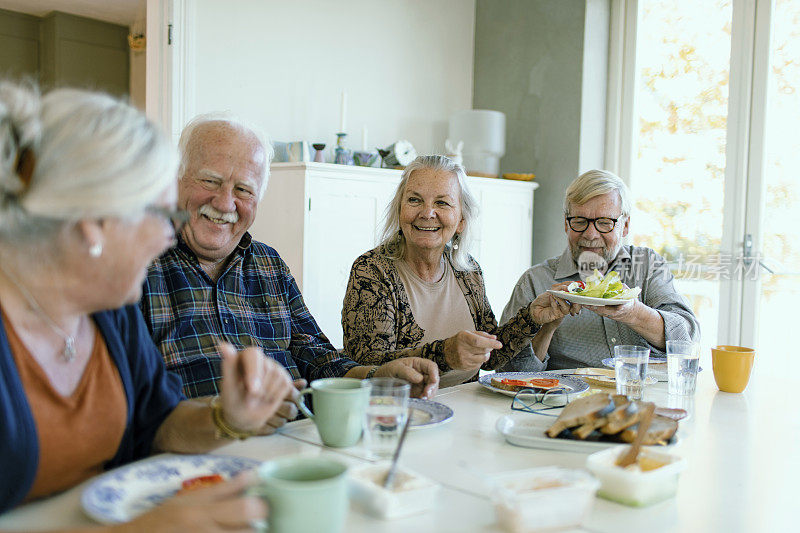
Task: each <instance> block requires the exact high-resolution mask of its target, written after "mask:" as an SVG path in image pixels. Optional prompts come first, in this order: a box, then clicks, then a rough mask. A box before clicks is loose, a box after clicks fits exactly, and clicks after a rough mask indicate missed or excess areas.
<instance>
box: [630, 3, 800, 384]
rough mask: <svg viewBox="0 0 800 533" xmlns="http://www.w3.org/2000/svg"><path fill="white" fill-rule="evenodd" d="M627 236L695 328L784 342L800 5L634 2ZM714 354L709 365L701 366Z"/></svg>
mask: <svg viewBox="0 0 800 533" xmlns="http://www.w3.org/2000/svg"><path fill="white" fill-rule="evenodd" d="M632 2H633V4H632V5H634V6H635V17H636V24H635V36H636V37H635V50H636V52H635V68H634V71H635V75H634V81H633V85H634V90H633V91H632V94H633V96H632V98H630V99H628V101H627V102H626V103H625V104H623V105H628V106H630V107H629V109H632V112H630V116H631V117H632V123H633V128H632V130H631V131H632V134H631V137H632V142H631V144H630V149H629V152H630V153H629V158H628V160H629V161H630V170H629V171H628V172H627V174H628V179H629V183H630V185H631V189H632V192H633V196H634V201H635V205H634V210H633V214H632V218H631V233H630V240H631V242H632V243H633V244H636V245H644V246H649V247H651V248H654V249H655V250H656V251H658V252H659V253H661V255H663V256H664V257H665V258H666V259H667V260H668V261H669V262H670V265H671V269H672V272H673V274H674V275H675V278H676V282H675V283H676V286H677V288H678V290H679V291H680V292H681V293H682V294H684V295H685V296H686V297H687V298H688V299H689V301H690V304H691V305H692V308H693V309H694V311H695V313H696V315H697V316H698V319H699V320H700V326H701V330H702V344H703V354H704V357H705V356H708V354H709V352H710V350H709V349H708V348H709V347H710V346H713V345H715V344H718V343H727V344H740V345H745V346H752V347H755V348H756V349H757V350H758V351H759V353H761V354H762V355H763V357H764V360H765V363H767V361H768V362H769V364H762V365H759V372H764V373H779V372H785V371H787V370H790V369H791V368H793V367H796V368H800V358H797V357H796V356H794V355H793V354H791V353H789V351H787V349H786V346H787V339H788V338H790V336H791V334H792V332H793V330H794V329H797V327H796V326H795V325H794V324H795V320H794V313H793V312H792V311H793V309H794V307H793V306H792V304H793V303H794V302H796V301H798V299H799V298H800V286H799V285H800V241H798V240H797V239H795V238H793V237H794V226H795V225H796V224H797V223H798V222H800V177H798V175H799V174H800V135H798V134H797V132H796V130H797V124H800V60H798V59H797V58H800V2H798V1H797V0H756V1H747V0H714V1H707V2H673V1H669V0H638V1H635V0H632ZM708 363H709V364H710V361H709V362H708Z"/></svg>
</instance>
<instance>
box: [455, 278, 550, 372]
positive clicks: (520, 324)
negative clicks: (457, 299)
mask: <svg viewBox="0 0 800 533" xmlns="http://www.w3.org/2000/svg"><path fill="white" fill-rule="evenodd" d="M476 267H477V268H476V270H475V271H474V274H475V276H474V279H475V281H474V282H473V283H475V284H477V287H476V289H477V290H472V291H470V292H471V293H472V296H473V298H474V297H480V298H481V299H482V302H478V301H476V302H475V304H477V322H478V329H479V330H481V331H485V332H487V333H491V334H493V335H497V340H499V341H500V342H502V343H503V347H502V348H500V349H499V350H492V354H491V356H490V357H489V360H488V361H486V363H484V364H483V367H482V368H483V369H484V370H496V369H498V368H500V367H502V366H504V365H505V364H506V363H508V362H509V361H510V360H511V359H512V358H513V357H514V356H515V355H516V354H517V353H518V352H520V350H523V349H524V348H525V347H526V346H528V345H530V341H531V339H532V338H533V336H534V335H536V332H538V331H539V328H541V326H540V325H539V324H537V323H536V322H534V321H533V317H531V315H530V312H529V309H530V308H529V306H527V305H523V306H522V307H521V308H520V309H519V311H517V313H516V314H515V315H514V316H512V317H511V318H510V319H509V320H508V322H506V323H505V324H503V325H502V326H498V325H497V320H495V318H494V313H493V312H492V306H491V305H490V304H489V299H488V297H487V296H486V288H485V286H484V283H483V272H482V271H481V268H480V266H477V263H476Z"/></svg>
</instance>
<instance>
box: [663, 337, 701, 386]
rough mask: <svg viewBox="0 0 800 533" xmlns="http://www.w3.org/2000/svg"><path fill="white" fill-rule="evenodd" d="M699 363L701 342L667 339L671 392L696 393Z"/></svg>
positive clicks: (668, 373)
mask: <svg viewBox="0 0 800 533" xmlns="http://www.w3.org/2000/svg"><path fill="white" fill-rule="evenodd" d="M699 363H700V344H698V343H696V342H692V341H667V380H668V390H669V393H670V394H676V395H680V396H691V395H692V394H694V391H695V386H696V385H697V371H698V368H699Z"/></svg>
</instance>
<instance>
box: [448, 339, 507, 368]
mask: <svg viewBox="0 0 800 533" xmlns="http://www.w3.org/2000/svg"><path fill="white" fill-rule="evenodd" d="M502 347H503V343H502V342H500V341H498V340H497V336H496V335H491V334H489V333H486V332H484V331H466V330H465V331H459V332H458V333H456V334H455V335H453V336H452V337H450V338H449V339H447V340H445V341H444V358H445V361H447V364H448V365H450V368H453V369H455V370H477V369H478V368H480V367H481V365H482V364H483V363H485V362H486V361H488V360H489V356H490V355H491V352H492V350H499V349H500V348H502Z"/></svg>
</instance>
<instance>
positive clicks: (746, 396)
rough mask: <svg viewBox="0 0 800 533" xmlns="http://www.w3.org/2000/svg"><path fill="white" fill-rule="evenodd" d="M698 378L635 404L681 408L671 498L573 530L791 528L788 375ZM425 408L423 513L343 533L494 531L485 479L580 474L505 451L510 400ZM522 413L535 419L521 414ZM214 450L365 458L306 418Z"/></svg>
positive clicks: (54, 503)
mask: <svg viewBox="0 0 800 533" xmlns="http://www.w3.org/2000/svg"><path fill="white" fill-rule="evenodd" d="M708 367H709V368H708V369H707V370H706V371H703V372H701V373H700V375H699V377H698V384H697V392H696V394H695V395H694V396H693V397H677V396H670V395H668V394H667V391H666V383H657V384H654V385H650V386H648V387H647V388H646V390H645V399H646V400H650V401H654V402H656V404H657V405H659V406H667V407H681V408H684V409H686V410H687V411H688V412H689V415H690V416H689V417H688V418H687V419H685V420H682V421H681V422H680V428H679V440H678V443H677V444H675V445H674V446H673V447H672V450H671V451H670V453H674V454H675V455H678V456H680V457H683V458H685V459H686V462H687V466H686V469H685V471H684V472H683V473H682V474H681V477H680V481H679V484H678V492H677V495H676V496H675V497H674V498H670V499H668V500H666V501H663V502H660V503H657V504H654V505H652V506H649V507H644V508H632V507H627V506H624V505H621V504H618V503H614V502H611V501H607V500H604V499H600V498H596V499H595V501H594V505H593V508H592V511H591V513H590V514H589V515H588V516H587V517H586V519H585V520H584V522H583V524H582V526H581V527H579V528H577V529H574V531H590V532H608V533H612V532H613V533H618V532H638V531H642V532H661V531H664V532H672V531H676V532H693V531H698V532H713V531H724V532H738V531H742V532H750V531H758V532H760V531H796V530H797V527H798V526H797V522H798V520H797V513H796V512H795V510H794V508H793V506H794V505H795V504H796V503H795V502H796V501H797V500H798V496H800V489H798V480H800V453H798V452H797V451H796V447H797V445H798V443H800V417H799V416H798V414H797V411H796V410H792V409H791V408H790V407H788V400H789V398H791V397H792V396H793V395H792V394H791V393H790V391H791V390H792V385H791V383H792V382H793V380H792V379H791V376H783V377H781V376H776V375H770V376H766V375H765V376H758V375H754V376H753V378H752V379H751V382H750V384H749V386H748V388H747V390H746V391H745V392H744V393H742V394H730V393H725V392H720V391H718V390H717V387H716V385H715V383H714V379H713V375H712V372H711V371H710V365H708ZM435 401H438V402H441V403H443V404H445V405H447V406H449V407H450V408H452V409H453V411H454V416H453V417H452V419H451V420H450V421H449V422H447V423H445V424H441V425H439V426H436V427H431V428H420V429H415V430H412V431H410V432H409V434H408V436H407V439H406V444H405V447H404V450H403V453H402V457H401V465H402V467H404V468H407V469H410V470H413V471H416V472H419V473H421V474H424V475H425V476H427V477H429V478H430V479H432V480H434V481H436V482H438V483H439V484H441V487H442V489H441V491H440V493H439V496H438V500H437V502H436V506H435V509H434V510H432V511H430V512H427V513H423V514H419V515H416V516H412V517H409V518H402V519H396V520H381V519H378V518H373V517H371V516H368V515H366V514H363V513H362V512H360V511H358V510H356V509H354V508H351V510H350V511H349V513H348V516H347V522H346V525H345V531H347V532H348V533H349V532H361V531H364V532H367V531H370V532H373V531H374V532H409V531H412V532H414V533H422V532H426V531H436V532H438V531H443V532H445V531H454V532H455V531H459V532H466V531H477V532H490V531H500V529H499V526H498V525H497V522H496V517H495V511H494V506H493V504H492V501H491V495H490V493H489V488H488V486H487V484H486V479H487V477H488V476H491V475H494V474H498V473H502V472H509V471H518V470H522V469H528V468H534V467H540V466H549V465H558V466H562V467H567V468H584V467H585V463H586V457H587V455H588V454H587V453H582V452H575V451H565V450H547V449H536V448H527V447H520V446H514V445H511V444H509V443H508V442H506V441H505V439H504V437H503V436H502V435H500V434H499V433H498V432H497V430H496V429H495V424H496V422H497V420H498V419H499V418H500V417H502V416H504V415H508V414H511V413H512V411H511V409H510V406H511V398H510V397H508V396H504V395H501V394H498V393H496V392H492V391H490V390H487V389H485V388H483V387H481V386H480V385H479V384H477V383H468V384H463V385H459V386H457V387H452V388H448V389H444V390H441V391H439V394H438V395H437V397H436V398H435ZM530 416H538V415H533V414H531V415H530ZM214 453H218V454H225V455H236V456H242V457H250V458H254V459H259V460H269V459H272V458H275V457H279V456H284V455H292V454H300V455H308V456H315V455H324V456H328V457H336V458H338V459H339V460H341V461H343V462H345V463H347V464H348V465H350V466H352V467H358V466H360V465H366V464H369V463H371V462H374V461H375V459H374V458H373V457H372V456H371V455H370V454H369V452H368V450H366V449H365V448H364V447H363V446H362V445H360V444H359V445H356V446H354V447H351V448H344V449H335V448H327V447H325V446H323V445H322V443H321V442H320V439H319V436H318V435H317V432H316V428H315V427H314V425H313V423H312V422H311V421H310V420H300V421H296V422H292V423H290V424H288V425H286V426H285V427H284V428H282V429H281V430H280V432H279V433H277V434H275V435H272V436H269V437H259V438H251V439H248V440H246V441H241V442H236V443H233V444H229V445H227V446H224V447H222V448H220V449H218V450H216V451H215V452H214ZM89 483H91V480H89V481H87V482H85V483H83V484H81V485H79V486H77V487H74V488H72V489H70V490H68V491H66V492H64V493H62V494H60V495H57V496H54V497H51V498H48V499H46V500H43V501H39V502H34V503H31V504H28V505H25V506H22V507H19V508H17V509H14V510H12V511H10V512H8V513H6V514H5V515H3V516H1V517H0V529H12V530H13V529H19V530H37V529H39V530H41V529H49V528H56V527H70V526H85V525H90V524H92V523H93V522H92V521H91V519H89V518H88V517H87V516H86V515H85V514H84V513H83V512H82V509H81V505H80V496H81V493H82V491H83V490H84V489H85V488H86V486H87V485H88V484H89Z"/></svg>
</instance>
